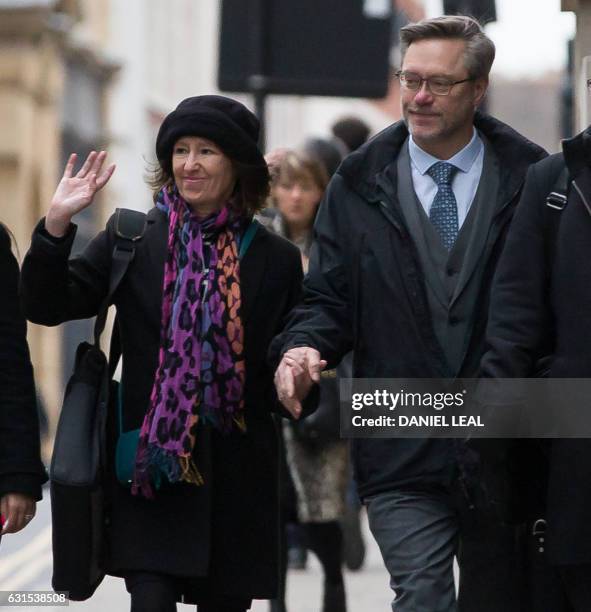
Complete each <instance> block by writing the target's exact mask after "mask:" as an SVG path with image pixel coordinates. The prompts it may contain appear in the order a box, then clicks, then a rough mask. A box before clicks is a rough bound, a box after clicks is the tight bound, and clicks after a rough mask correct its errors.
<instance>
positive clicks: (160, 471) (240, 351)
mask: <svg viewBox="0 0 591 612" xmlns="http://www.w3.org/2000/svg"><path fill="white" fill-rule="evenodd" d="M258 134H259V122H258V120H257V119H256V117H255V116H254V115H253V114H252V113H251V112H250V111H249V110H248V109H247V108H246V107H244V106H243V105H242V104H240V103H239V102H236V101H234V100H232V99H230V98H225V97H222V96H197V97H193V98H187V99H186V100H183V101H182V102H181V103H180V104H179V105H178V106H177V108H176V110H174V111H173V112H171V113H170V114H169V115H168V116H167V117H166V118H165V119H164V121H163V123H162V125H161V126H160V130H159V132H158V137H157V140H156V154H157V159H158V168H157V172H156V176H155V178H154V187H155V194H154V202H155V206H154V207H153V208H152V209H151V210H150V212H149V213H148V214H147V227H146V230H145V232H144V236H143V238H142V239H141V240H140V241H139V242H138V244H137V248H136V252H135V258H134V260H133V262H132V263H131V265H130V267H129V269H128V271H127V274H126V276H125V278H124V279H123V281H122V284H121V285H120V287H119V288H118V290H117V292H116V294H115V296H114V300H113V301H114V303H115V306H116V308H117V318H118V322H119V331H120V337H121V346H122V355H123V368H122V379H121V385H122V388H123V402H122V405H123V430H125V431H127V430H133V429H137V428H141V431H140V435H139V443H138V448H137V454H136V457H135V462H134V466H133V472H134V476H133V482H132V484H131V487H129V485H128V484H127V483H119V482H118V481H117V480H116V478H115V476H114V475H113V477H112V478H111V482H110V484H109V490H108V494H109V498H110V499H109V503H110V508H111V511H110V517H109V518H110V527H109V530H108V534H107V536H108V544H109V551H110V552H109V556H108V559H107V571H108V573H110V574H112V575H116V576H122V577H124V578H125V582H126V587H127V589H128V591H129V592H130V593H131V609H132V611H134V612H151V611H154V612H165V611H167V612H168V611H170V610H175V609H176V603H175V602H176V601H181V600H182V601H184V602H185V603H196V604H197V605H198V606H199V612H243V611H245V610H247V609H249V608H250V606H251V600H252V599H255V598H257V599H258V598H260V599H268V598H272V597H274V596H276V591H277V580H278V574H279V570H278V550H279V546H278V528H279V525H278V491H277V483H278V455H277V431H276V428H275V424H274V421H273V419H272V418H271V411H273V410H277V411H281V406H280V404H279V402H277V397H276V394H275V390H274V387H273V378H272V371H271V369H270V367H269V365H268V364H267V361H266V355H267V350H268V347H269V344H270V341H271V339H272V338H273V336H274V335H276V334H277V333H278V332H279V331H280V330H281V328H282V325H283V322H284V319H285V317H286V315H287V313H288V312H289V311H290V310H291V308H292V306H293V305H294V303H296V302H297V301H298V299H299V295H300V291H301V280H302V266H301V261H300V254H299V251H298V249H297V248H296V247H294V246H293V245H291V244H290V243H289V242H288V241H287V240H285V239H283V238H280V237H279V236H275V235H273V234H271V233H270V232H268V231H267V230H265V229H264V228H263V227H262V226H261V225H260V224H256V223H255V224H254V225H252V216H253V214H254V213H255V212H256V211H257V210H259V208H260V207H261V206H262V205H263V203H264V201H265V198H266V196H267V194H268V191H269V173H268V169H267V164H266V163H265V160H264V158H263V156H262V154H261V152H260V150H259V148H258V146H257V140H258ZM105 156H106V153H105V152H100V153H98V154H97V153H95V152H92V153H91V154H90V155H89V156H88V158H87V159H86V161H85V163H84V164H83V166H82V168H81V169H80V170H79V171H78V172H77V173H75V172H74V164H75V156H74V155H72V156H71V157H70V159H69V161H68V163H67V166H66V169H65V172H64V176H63V178H62V180H61V182H60V184H59V186H58V188H57V191H56V193H55V195H54V197H53V200H52V202H51V206H50V208H49V210H48V213H47V216H46V218H45V219H43V220H42V221H41V222H40V223H39V225H38V226H37V228H36V229H35V231H34V234H33V240H32V244H31V248H30V250H29V252H28V254H27V256H26V258H25V262H24V265H23V280H22V287H23V291H22V293H23V299H24V304H25V306H26V314H27V316H28V318H29V319H30V320H33V321H36V322H37V323H41V324H44V325H57V324H59V323H61V322H63V321H67V320H70V319H78V318H87V317H91V316H93V315H96V313H97V311H98V309H99V307H100V304H101V302H102V300H103V298H104V296H105V295H106V294H107V285H108V280H109V274H110V267H111V258H112V253H113V246H114V240H115V236H114V232H115V229H116V228H115V227H114V219H115V217H112V218H111V220H110V221H109V222H108V223H107V227H106V229H105V230H104V231H103V232H101V233H100V234H99V235H98V236H97V237H96V238H95V239H94V240H93V241H92V242H91V243H90V244H89V245H88V247H87V248H86V249H85V250H84V252H83V253H82V254H81V255H80V256H79V257H75V258H73V259H69V254H70V249H71V246H72V241H73V239H74V235H75V232H76V228H75V226H74V225H73V224H72V223H71V219H72V217H73V216H74V215H75V214H76V213H77V212H79V211H80V210H82V209H84V208H86V207H87V206H89V205H90V204H91V203H92V200H93V196H94V195H95V193H96V191H97V190H99V189H100V188H102V187H103V186H104V185H105V184H106V183H107V181H108V180H109V178H110V176H111V175H112V173H113V171H114V166H113V165H111V166H109V167H108V168H107V169H106V170H104V171H102V166H103V163H104V160H105ZM253 229H254V230H255V233H254V235H253V234H250V236H252V241H251V242H250V244H249V245H248V244H247V239H246V236H248V235H249V234H247V232H249V231H250V232H251V231H252V230H253ZM246 246H247V248H246V250H244V248H245V247H246ZM241 248H242V254H241V255H239V254H240V253H241ZM111 416H114V415H111ZM113 444H114V441H113V440H112V441H111V447H112V446H113ZM112 461H113V457H112V456H111V457H110V462H112ZM72 536H73V537H75V534H72Z"/></svg>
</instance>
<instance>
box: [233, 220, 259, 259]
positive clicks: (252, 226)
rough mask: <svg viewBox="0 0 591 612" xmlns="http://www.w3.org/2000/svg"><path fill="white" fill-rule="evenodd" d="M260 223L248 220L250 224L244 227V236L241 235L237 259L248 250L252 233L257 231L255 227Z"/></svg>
mask: <svg viewBox="0 0 591 612" xmlns="http://www.w3.org/2000/svg"><path fill="white" fill-rule="evenodd" d="M259 225H260V223H259V222H258V221H257V220H256V219H253V220H252V221H251V222H250V225H249V226H248V227H247V228H246V231H245V232H244V236H242V241H241V242H240V251H239V252H238V259H242V258H243V257H244V255H245V254H246V251H248V247H249V246H250V243H251V242H252V239H253V238H254V235H255V234H256V233H257V229H258V228H259Z"/></svg>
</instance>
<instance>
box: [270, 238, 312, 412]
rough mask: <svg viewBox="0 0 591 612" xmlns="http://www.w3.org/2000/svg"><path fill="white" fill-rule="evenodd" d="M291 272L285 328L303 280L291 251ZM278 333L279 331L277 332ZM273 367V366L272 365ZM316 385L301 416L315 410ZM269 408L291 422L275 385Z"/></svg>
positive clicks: (299, 264) (297, 258) (298, 258)
mask: <svg viewBox="0 0 591 612" xmlns="http://www.w3.org/2000/svg"><path fill="white" fill-rule="evenodd" d="M291 260H292V262H291V266H290V268H291V272H290V275H289V278H290V284H289V293H288V299H287V302H286V308H285V312H284V313H283V317H282V319H283V321H282V323H283V325H282V328H283V327H284V326H285V324H286V322H287V320H288V318H289V316H290V314H291V312H292V311H293V309H294V308H295V307H296V306H297V305H298V304H299V303H300V302H301V299H302V280H303V276H304V275H303V271H302V260H301V256H300V253H299V251H296V250H293V251H291ZM278 331H280V330H278ZM273 365H274V364H273ZM272 371H273V373H274V372H275V367H272ZM317 387H318V385H314V386H313V387H312V390H311V391H310V393H309V394H308V396H307V397H306V399H305V400H304V401H303V402H302V411H303V416H305V415H307V414H310V413H311V412H313V411H314V410H315V408H316V405H317V403H318V389H317ZM269 406H272V410H273V412H276V413H278V414H280V415H281V416H283V417H285V418H287V419H291V420H293V416H292V415H291V413H290V412H289V411H288V410H286V409H285V408H284V407H283V404H281V402H280V401H279V399H278V398H277V391H276V389H275V385H274V384H273V385H272V388H271V397H270V398H269Z"/></svg>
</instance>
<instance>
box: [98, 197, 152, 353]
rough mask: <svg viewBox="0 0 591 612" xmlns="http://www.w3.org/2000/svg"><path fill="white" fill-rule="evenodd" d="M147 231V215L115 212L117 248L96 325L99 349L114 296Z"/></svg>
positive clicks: (124, 209) (122, 211) (127, 211)
mask: <svg viewBox="0 0 591 612" xmlns="http://www.w3.org/2000/svg"><path fill="white" fill-rule="evenodd" d="M145 230H146V214H145V213H143V212H139V211H137V210H129V209H126V208H118V209H117V210H116V211H115V246H114V248H113V254H112V256H111V274H110V276H109V290H108V292H107V295H106V296H105V299H104V300H103V302H102V304H101V307H100V308H99V311H98V314H97V317H96V321H95V324H94V344H95V346H97V347H98V346H99V341H100V337H101V334H102V333H103V330H104V329H105V323H106V321H107V312H108V310H109V306H110V304H111V299H112V297H113V294H114V293H115V291H116V290H117V287H118V286H119V284H120V283H121V280H122V279H123V277H124V276H125V272H127V268H128V267H129V264H130V263H131V261H132V260H133V258H134V256H135V244H136V242H137V241H138V240H140V239H141V238H142V236H143V235H144V232H145Z"/></svg>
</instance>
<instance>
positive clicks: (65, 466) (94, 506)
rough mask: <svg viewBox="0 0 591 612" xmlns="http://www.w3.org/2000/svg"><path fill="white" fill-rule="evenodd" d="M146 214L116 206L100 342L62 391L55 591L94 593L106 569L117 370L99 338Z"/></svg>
mask: <svg viewBox="0 0 591 612" xmlns="http://www.w3.org/2000/svg"><path fill="white" fill-rule="evenodd" d="M145 225H146V215H145V214H144V213H141V212H137V211H133V210H126V209H117V212H116V219H115V248H114V250H113V257H112V265H111V276H110V280H109V291H108V293H107V296H106V297H105V299H104V300H103V303H102V304H101V307H100V309H99V312H98V315H97V318H96V322H95V326H94V342H93V343H92V344H90V343H89V342H82V343H81V344H79V345H78V349H77V351H76V359H75V363H74V371H73V372H72V375H71V377H70V379H69V381H68V384H67V386H66V390H65V393H64V401H63V405H62V410H61V414H60V419H59V423H58V427H57V433H56V438H55V444H54V447H53V455H52V458H51V467H50V471H49V479H50V493H51V510H52V511H51V515H52V527H53V578H52V586H53V588H54V590H56V591H68V592H69V597H70V599H73V600H78V601H80V600H85V599H88V598H89V597H91V596H92V594H93V593H94V592H95V590H96V588H97V587H98V585H99V584H100V583H101V581H102V579H103V578H104V576H105V570H104V552H105V551H104V545H103V541H104V525H105V498H104V490H103V484H104V478H103V477H104V474H105V466H106V452H105V446H106V420H107V407H108V400H109V387H110V379H111V375H112V372H111V371H110V369H109V363H108V361H107V358H106V356H105V354H104V353H103V351H102V350H101V348H100V337H101V334H102V332H103V330H104V328H105V322H106V318H107V311H108V309H109V305H110V303H111V299H112V297H113V294H114V293H115V290H116V289H117V287H118V286H119V284H120V282H121V280H122V279H123V276H124V275H125V272H126V271H127V268H128V266H129V264H130V262H131V261H132V259H133V257H134V255H135V244H136V242H137V241H138V240H139V239H140V238H141V237H142V235H143V234H144V230H145Z"/></svg>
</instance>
